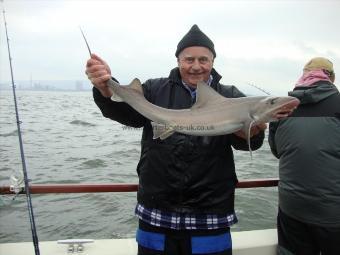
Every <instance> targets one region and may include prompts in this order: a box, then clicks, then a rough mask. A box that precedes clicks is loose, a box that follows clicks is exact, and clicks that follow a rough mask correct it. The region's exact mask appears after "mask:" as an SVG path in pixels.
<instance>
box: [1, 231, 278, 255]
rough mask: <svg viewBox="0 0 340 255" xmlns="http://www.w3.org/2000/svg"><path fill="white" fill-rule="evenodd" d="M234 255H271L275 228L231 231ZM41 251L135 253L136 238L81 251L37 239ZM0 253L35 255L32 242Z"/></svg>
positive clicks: (5, 246) (4, 246)
mask: <svg viewBox="0 0 340 255" xmlns="http://www.w3.org/2000/svg"><path fill="white" fill-rule="evenodd" d="M231 235H232V242H233V255H274V254H276V246H277V234H276V229H265V230H253V231H242V232H232V233H231ZM39 248H40V254H41V255H62V254H63V255H65V254H83V255H95V254H96V255H98V254H100V255H136V254H137V244H136V241H135V239H133V238H131V239H101V240H94V242H93V243H85V244H84V251H83V252H81V253H77V252H74V253H70V252H68V251H67V248H68V245H67V244H58V243H57V241H44V242H40V243H39ZM0 254H3V255H34V254H35V253H34V247H33V243H32V242H21V243H1V244H0Z"/></svg>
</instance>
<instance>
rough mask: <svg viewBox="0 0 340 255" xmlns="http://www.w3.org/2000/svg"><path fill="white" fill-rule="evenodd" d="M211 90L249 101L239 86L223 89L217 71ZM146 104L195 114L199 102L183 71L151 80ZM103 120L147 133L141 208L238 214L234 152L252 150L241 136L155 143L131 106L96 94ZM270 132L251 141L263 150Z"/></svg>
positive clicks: (177, 135)
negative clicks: (109, 120) (191, 111)
mask: <svg viewBox="0 0 340 255" xmlns="http://www.w3.org/2000/svg"><path fill="white" fill-rule="evenodd" d="M212 75H213V81H212V84H211V87H212V88H213V89H215V90H216V91H217V92H218V93H220V94H221V95H223V96H225V97H242V96H244V95H243V94H242V93H241V92H240V91H239V90H238V89H237V88H236V87H234V86H224V85H221V84H220V83H219V80H220V79H221V76H220V75H219V74H218V73H217V72H216V71H215V70H213V71H212ZM143 91H144V96H145V98H146V99H147V100H148V101H150V102H151V103H153V104H155V105H158V106H161V107H164V108H168V109H185V108H190V107H191V106H192V105H193V103H194V100H193V99H192V97H191V95H190V93H189V91H188V90H187V89H186V88H185V87H184V86H183V84H182V81H181V77H180V74H179V70H178V68H175V69H173V70H172V71H171V73H170V75H169V77H168V78H159V79H150V80H148V81H146V82H145V83H144V84H143ZM93 92H94V99H95V102H96V104H97V105H98V106H99V108H100V110H101V111H102V113H103V115H104V116H105V117H107V118H111V119H113V120H115V121H118V122H120V123H122V124H124V125H128V126H132V127H143V135H142V140H141V145H142V149H141V157H140V161H139V163H138V166H137V172H138V175H139V189H138V202H139V203H141V204H143V205H144V206H146V207H149V208H158V209H162V210H166V211H170V212H190V213H223V214H225V213H232V212H233V211H234V189H235V184H236V183H237V178H236V173H235V166H234V157H233V151H232V146H233V147H234V148H235V149H239V150H248V145H247V142H246V140H244V139H241V138H239V137H237V136H235V135H232V134H230V135H223V136H213V137H208V136H204V137H203V136H189V135H184V134H180V133H175V134H173V135H171V136H170V137H168V138H167V139H165V140H160V139H156V140H154V139H153V131H152V127H151V124H150V121H149V120H148V119H146V118H145V117H143V116H142V115H140V114H139V113H138V112H136V111H135V110H133V109H132V108H131V107H130V106H129V105H127V104H125V103H117V102H112V101H111V100H110V99H107V98H104V97H102V96H101V94H100V93H99V91H98V90H97V89H94V90H93ZM263 139H264V132H260V134H259V135H257V136H255V137H253V138H252V139H251V147H252V149H253V150H256V149H258V148H259V147H260V146H261V145H262V143H263Z"/></svg>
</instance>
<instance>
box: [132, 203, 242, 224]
mask: <svg viewBox="0 0 340 255" xmlns="http://www.w3.org/2000/svg"><path fill="white" fill-rule="evenodd" d="M135 214H136V216H137V217H138V218H139V219H140V220H142V221H144V222H146V223H148V224H150V225H152V226H156V227H162V228H170V229H176V230H184V229H186V230H194V229H201V230H202V229H205V230H206V229H219V228H226V227H230V226H231V225H233V224H235V223H237V221H238V220H237V217H236V214H235V212H233V213H232V214H227V215H217V214H192V213H190V214H187V213H174V212H165V211H161V210H158V209H150V208H146V207H144V206H143V205H142V204H139V203H138V204H137V206H136V209H135Z"/></svg>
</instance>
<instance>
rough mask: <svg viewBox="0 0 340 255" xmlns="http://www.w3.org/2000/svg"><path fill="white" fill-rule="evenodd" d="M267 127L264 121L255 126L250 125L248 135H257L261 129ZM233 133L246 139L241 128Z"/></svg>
mask: <svg viewBox="0 0 340 255" xmlns="http://www.w3.org/2000/svg"><path fill="white" fill-rule="evenodd" d="M266 129H267V124H266V123H261V124H258V125H255V126H252V127H251V129H250V137H253V136H254V135H257V134H258V133H260V132H261V131H262V130H266ZM234 135H236V136H238V137H241V138H243V139H247V136H246V134H245V133H244V131H243V130H239V131H237V132H235V133H234Z"/></svg>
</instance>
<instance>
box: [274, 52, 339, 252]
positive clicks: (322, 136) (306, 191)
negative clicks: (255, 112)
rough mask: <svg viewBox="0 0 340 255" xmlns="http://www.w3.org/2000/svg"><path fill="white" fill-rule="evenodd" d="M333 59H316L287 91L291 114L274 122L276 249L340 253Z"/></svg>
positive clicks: (280, 250)
mask: <svg viewBox="0 0 340 255" xmlns="http://www.w3.org/2000/svg"><path fill="white" fill-rule="evenodd" d="M334 80H335V74H334V70H333V64H332V62H330V61H329V60H328V59H325V58H321V57H318V58H313V59H312V60H310V61H309V62H308V63H307V64H306V65H305V67H304V69H303V75H302V77H301V78H300V79H299V81H298V82H297V84H296V87H295V89H294V91H292V92H290V93H289V95H291V96H294V97H297V98H298V99H300V102H301V103H300V105H299V107H298V108H297V109H296V110H295V111H294V112H293V114H292V115H291V117H289V118H286V119H283V120H280V121H278V122H272V123H271V124H270V129H269V131H270V133H269V143H270V147H271V150H272V152H273V154H274V155H275V156H276V157H277V158H279V159H280V161H279V175H280V183H279V213H278V218H277V229H278V239H279V248H278V254H297V255H300V254H303V255H314V254H315V255H316V254H320V252H321V254H323V255H339V254H340V94H339V91H338V90H337V88H336V87H335V85H334V84H333V83H334Z"/></svg>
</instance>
